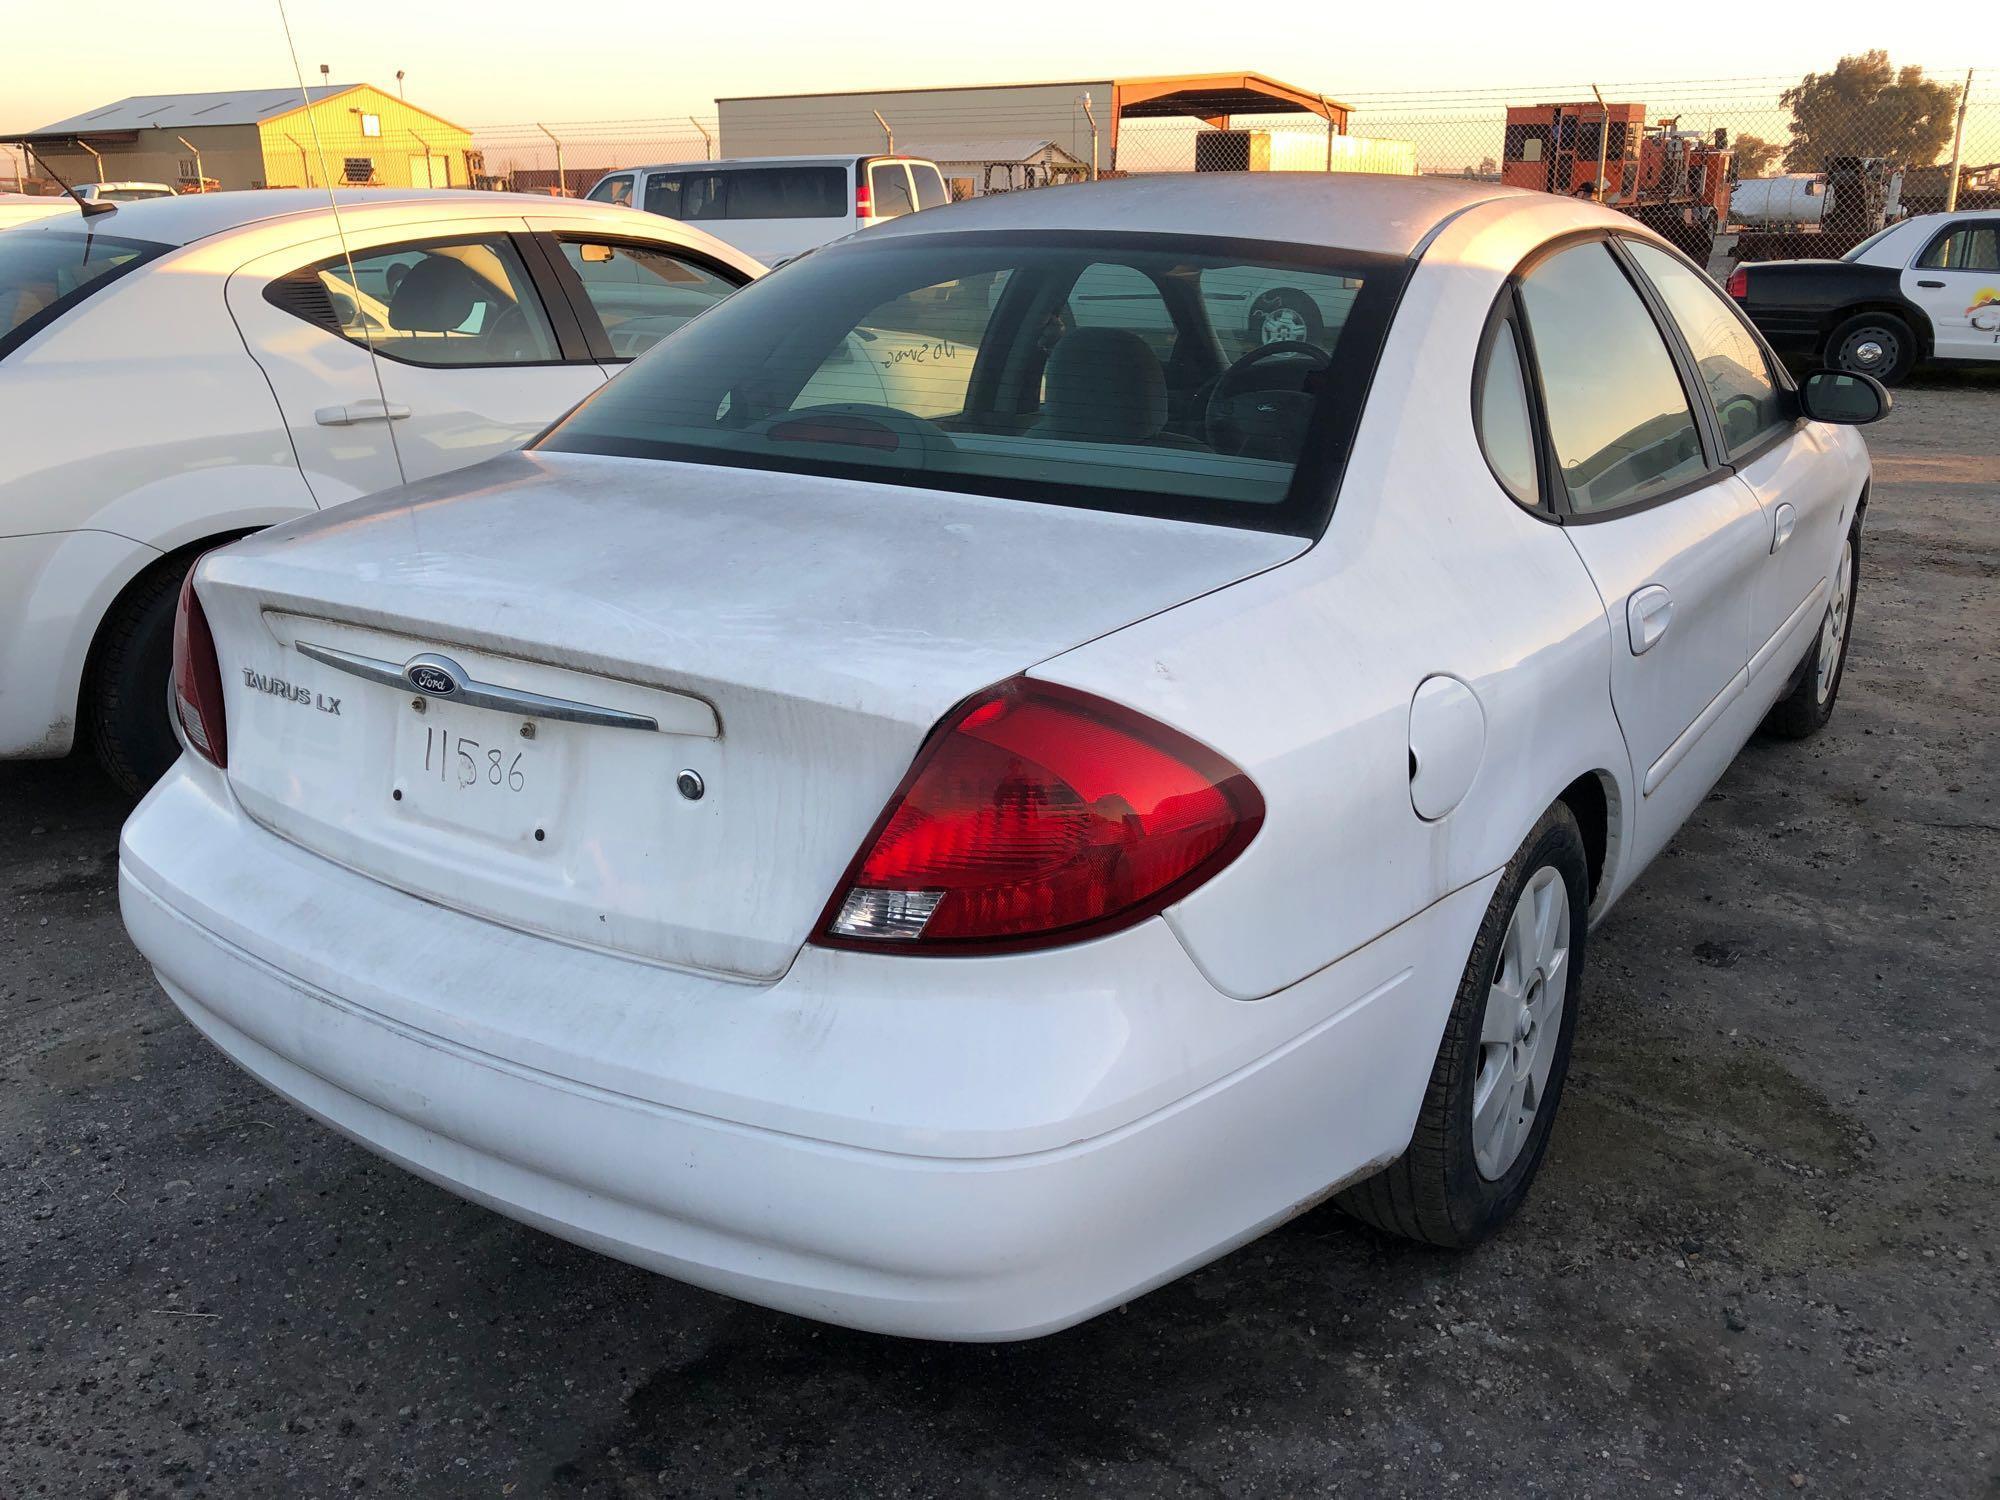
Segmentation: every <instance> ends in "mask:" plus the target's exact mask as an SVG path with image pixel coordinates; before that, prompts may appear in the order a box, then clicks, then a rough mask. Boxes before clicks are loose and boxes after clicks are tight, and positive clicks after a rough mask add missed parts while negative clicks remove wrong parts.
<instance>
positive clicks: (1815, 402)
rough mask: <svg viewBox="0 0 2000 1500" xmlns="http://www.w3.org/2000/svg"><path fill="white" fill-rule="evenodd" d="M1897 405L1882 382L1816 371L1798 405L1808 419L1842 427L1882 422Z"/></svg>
mask: <svg viewBox="0 0 2000 1500" xmlns="http://www.w3.org/2000/svg"><path fill="white" fill-rule="evenodd" d="M1895 404H1896V403H1895V401H1894V400H1893V399H1892V398H1891V397H1890V395H1889V388H1888V387H1887V386H1885V385H1883V384H1882V382H1881V381H1879V380H1877V379H1876V378H1875V377H1874V376H1873V375H1861V374H1857V373H1856V372H1854V371H1852V370H1814V371H1813V372H1812V374H1810V375H1808V376H1806V378H1805V383H1804V384H1803V385H1801V386H1800V387H1799V405H1800V407H1801V408H1802V409H1803V410H1804V412H1805V414H1806V415H1807V416H1808V417H1811V418H1812V419H1813V421H1815V422H1837V423H1839V424H1840V425H1841V426H1843V427H1865V426H1867V425H1868V424H1869V423H1870V422H1879V421H1881V420H1882V418H1884V417H1886V416H1888V415H1889V412H1890V409H1891V408H1892V407H1894V406H1895Z"/></svg>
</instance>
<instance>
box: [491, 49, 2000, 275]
mask: <svg viewBox="0 0 2000 1500" xmlns="http://www.w3.org/2000/svg"><path fill="white" fill-rule="evenodd" d="M933 97H934V96H933ZM1106 102H1107V101H1097V103H1096V106H1095V107H1094V108H1093V107H1091V105H1090V102H1089V101H1088V100H1086V99H1083V98H1080V99H1079V100H1078V101H1077V106H1078V107H1077V109H1076V111H1075V112H1074V114H1075V118H1074V119H1073V121H1072V122H1071V124H1070V127H1069V129H1068V131H1067V132H1065V131H1064V130H1062V129H1060V128H1056V129H1051V128H1050V120H1049V115H1048V112H1047V110H1046V108H1040V109H1036V110H1033V111H1030V110H1028V109H1025V108H1024V109H1020V110H1017V111H1010V110H1009V108H1008V107H1007V106H1006V105H1005V104H1004V103H996V102H995V100H994V97H993V96H992V95H990V94H988V95H985V96H983V97H980V96H973V98H972V101H971V102H969V103H968V105H967V106H966V108H965V110H964V111H963V112H961V113H959V114H956V115H955V114H953V113H952V112H951V111H950V110H949V109H947V108H943V107H940V106H938V105H936V104H931V105H929V106H928V107H927V109H928V112H927V113H926V114H924V115H922V116H921V117H919V116H916V115H909V116H907V117H904V118H897V117H896V116H895V114H894V112H893V111H891V112H888V113H885V115H884V116H883V117H882V118H881V119H879V120H878V119H876V118H875V117H874V115H873V113H872V111H864V112H863V115H864V116H865V117H863V118H857V119H855V120H852V121H847V120H841V119H839V118H837V117H831V116H828V115H826V114H824V113H823V112H822V113H818V114H814V115H812V116H810V117H808V116H807V115H806V114H804V113H803V112H802V113H801V114H800V116H799V119H800V121H801V124H800V125H799V128H798V131H797V136H798V138H797V139H796V140H794V141H791V142H790V143H789V144H788V147H787V149H788V150H792V151H796V152H799V153H810V152H815V151H824V152H835V151H843V152H844V151H847V150H854V149H861V150H883V151H886V150H890V149H896V150H901V151H903V152H906V153H909V154H915V155H929V156H931V157H932V158H933V159H934V160H938V161H939V164H940V166H942V167H943V168H944V171H945V177H946V180H947V182H948V183H949V184H950V185H951V189H952V192H953V196H954V197H961V198H962V197H970V196H975V195H980V194H985V193H991V192H1001V191H1012V190H1017V189H1021V188H1027V187H1040V186H1045V185H1056V184H1062V183H1066V182H1077V181H1084V180H1087V179H1088V178H1089V177H1090V176H1092V175H1093V172H1094V173H1095V174H1096V175H1099V176H1106V177H1109V176H1131V175H1137V174H1142V173H1148V172H1186V171H1195V170H1237V171H1243V170H1250V171H1286V172H1307V171H1319V172H1325V171H1366V172H1395V173H1404V174H1409V175H1434V176H1450V177H1463V178H1469V179H1473V180H1478V181H1490V182H1498V183H1507V184H1511V185H1514V186H1519V187H1527V188H1534V189H1539V190H1542V191H1548V192H1557V193H1566V194H1573V195H1577V196H1584V197H1591V198H1599V199H1601V200H1603V201H1604V202H1606V203H1608V204H1609V205H1611V206H1613V207H1615V208H1619V209H1622V210H1624V211H1626V212H1629V213H1631V214H1633V215H1634V216H1635V217H1637V218H1639V219H1641V220H1642V221H1644V222H1647V223H1649V224H1651V225H1652V226H1653V227H1655V228H1657V229H1659V230H1660V231H1661V232H1663V233H1665V234H1667V235H1668V236H1669V237H1670V238H1672V239H1674V240H1676V241H1677V242H1678V243H1680V244H1681V245H1682V246H1683V247H1684V248H1685V249H1687V250H1688V251H1689V252H1690V253H1692V254H1694V255H1695V256H1696V257H1697V258H1698V259H1702V260H1705V261H1709V262H1710V263H1711V264H1726V262H1727V260H1728V259H1729V258H1731V257H1734V258H1737V259H1772V258H1777V257H1783V256H1797V255H1828V254H1839V253H1841V252H1842V251H1844V250H1846V249H1847V248H1849V247H1850V246H1852V245H1853V244H1855V243H1856V242H1857V241H1859V240H1860V239H1862V238H1864V237H1865V236H1866V235H1868V234H1870V233H1873V232H1874V231H1875V230H1876V229H1879V228H1881V227H1882V226H1883V224H1885V223H1888V222H1890V221H1893V220H1894V219H1897V218H1900V217H1903V216H1906V215H1909V214H1915V213H1932V212H1937V211H1939V210H1940V209H1942V208H1944V207H1945V206H1946V203H1947V201H1948V200H1950V199H1951V198H1952V197H1953V196H1954V188H1953V178H1954V173H1953V171H1952V169H1951V163H1952V162H1953V161H1954V159H1955V160H1956V161H1957V163H1958V170H1957V172H1956V174H1955V176H1956V190H1955V197H1956V202H1957V205H1958V206H1959V207H1961V208H1966V207H1995V208H2000V66H1995V67H1992V68H1977V69H1967V68H1964V67H1917V66H1908V65H1896V64H1892V63H1891V62H1890V60H1889V59H1888V58H1887V57H1886V56H1884V55H1882V54H1880V53H1868V54H1862V55H1860V56H1858V57H1850V58H1843V59H1842V60H1841V61H1840V63H1839V64H1838V65H1837V66H1836V67H1835V68H1833V69H1831V70H1829V71H1827V72H1824V73H1815V74H1808V75H1806V76H1805V77H1804V78H1789V77H1777V76H1772V77H1754V78H1751V77H1745V78H1716V79H1697V80H1689V79H1683V80H1669V81H1665V82H1661V81H1651V82H1648V81H1644V80H1638V81H1634V80H1629V79H1627V80H1621V79H1618V78H1615V77H1612V78H1602V79H1596V80H1586V81H1583V82H1570V83H1566V84H1565V83H1542V84H1533V83H1530V84H1521V85H1507V86H1499V85H1494V86H1489V87H1481V88H1477V89H1469V90H1459V91H1453V92H1438V91H1424V92H1402V93H1395V92H1384V93H1360V94H1353V95H1350V96H1348V98H1347V100H1346V101H1345V103H1346V104H1347V106H1348V107H1349V112H1348V114H1347V116H1346V119H1345V122H1344V128H1341V126H1339V125H1337V124H1334V123H1330V122H1329V121H1328V120H1326V119H1323V118H1321V117H1320V116H1319V115H1317V114H1289V115H1268V116H1253V117H1244V116H1239V117H1236V118H1232V119H1230V120H1228V121H1227V123H1226V127H1219V126H1218V125H1217V124H1215V123H1214V122H1202V121H1196V120H1192V119H1186V120H1181V119H1136V120H1126V121H1123V122H1113V121H1111V120H1109V119H1107V118H1106V117H1105V108H1104V106H1105V103H1106ZM858 108H859V106H857V109H858ZM1332 108H1333V109H1334V111H1335V112H1336V113H1337V110H1338V106H1333V107H1332ZM809 120H810V123H808V121H809ZM1051 135H1055V136H1062V137H1063V138H1062V139H1058V140H1051V139H1049V138H1048V137H1050V136H1051ZM859 142H865V143H866V144H862V145H859V146H858V147H857V143H859ZM473 144H474V147H475V150H474V152H473V153H472V159H473V162H474V165H475V178H476V180H475V182H474V184H473V185H475V186H481V187H492V188H511V189H514V190H518V191H525V192H537V193H563V194H568V195H572V196H581V195H583V194H586V193H588V192H589V191H590V189H591V187H592V186H593V185H594V184H595V183H596V182H597V181H598V180H599V179H600V178H601V177H603V176H604V175H605V174H606V173H609V172H613V171H617V170H619V169H622V168H628V167H634V166H643V165H648V164H652V163H657V162H689V161H701V160H705V159H709V158H715V157H720V156H722V155H723V154H724V153H725V151H726V150H727V149H728V144H729V143H728V141H727V140H726V139H725V138H724V135H723V131H722V127H721V125H720V123H719V122H718V120H717V119H716V118H715V117H713V116H705V115H684V116H679V117H675V118H659V119H634V120H600V121H590V122H583V123H578V122H556V121H548V122H538V123H527V124H513V125H497V126H490V127H486V128H484V129H481V130H478V131H476V132H475V134H474V143H473ZM948 158H949V159H948ZM961 158H962V159H961Z"/></svg>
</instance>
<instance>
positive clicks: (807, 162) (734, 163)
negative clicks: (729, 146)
mask: <svg viewBox="0 0 2000 1500" xmlns="http://www.w3.org/2000/svg"><path fill="white" fill-rule="evenodd" d="M857 161H920V162H925V163H928V162H929V161H930V158H929V157H928V156H911V155H909V154H908V153H907V152H902V151H832V152H828V151H820V152H815V153H814V154H813V155H811V156H725V157H722V158H721V159H720V160H717V161H655V162H648V163H647V164H646V165H645V166H643V167H614V168H613V169H612V170H611V171H609V172H606V173H605V174H604V175H605V176H606V177H616V176H618V175H619V174H620V173H622V172H694V171H700V170H703V169H707V170H708V171H711V172H715V171H722V172H726V171H728V170H729V169H730V168H731V167H777V166H829V167H845V166H851V165H852V164H853V163H855V162H857Z"/></svg>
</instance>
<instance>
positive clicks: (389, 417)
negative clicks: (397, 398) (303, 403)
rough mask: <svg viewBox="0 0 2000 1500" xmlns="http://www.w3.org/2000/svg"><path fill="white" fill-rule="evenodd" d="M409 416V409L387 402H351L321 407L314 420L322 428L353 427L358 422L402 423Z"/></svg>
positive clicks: (315, 413) (314, 415)
mask: <svg viewBox="0 0 2000 1500" xmlns="http://www.w3.org/2000/svg"><path fill="white" fill-rule="evenodd" d="M409 414H410V409H409V407H407V406H395V405H392V404H391V403H389V402H387V401H350V402H348V403H347V405H345V406H322V407H320V408H319V409H318V410H317V411H315V412H314V413H313V420H314V421H315V422H317V423H319V425H320V426H322V427H352V426H353V425H354V424H355V423H356V422H400V421H402V420H403V419H404V418H405V417H407V416H409Z"/></svg>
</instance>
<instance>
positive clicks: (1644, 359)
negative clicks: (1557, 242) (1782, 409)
mask: <svg viewBox="0 0 2000 1500" xmlns="http://www.w3.org/2000/svg"><path fill="white" fill-rule="evenodd" d="M1516 295H1517V297H1518V299H1519V305H1520V308H1521V311H1522V314H1523V320H1524V323H1525V326H1526V333H1527V341H1528V345H1529V348H1530V349H1531V350H1532V357H1531V363H1532V365H1533V366H1534V368H1535V370H1536V372H1537V375H1538V381H1537V383H1538V385H1539V388H1540V394H1541V401H1542V407H1543V413H1544V417H1545V431H1546V439H1545V441H1546V443H1547V446H1548V448H1549V450H1550V458H1551V460H1552V462H1551V463H1550V464H1549V466H1548V467H1549V469H1550V471H1551V472H1552V473H1553V474H1554V476H1555V480H1554V489H1555V495H1554V497H1553V498H1554V500H1555V503H1556V508H1557V514H1558V515H1559V516H1560V518H1561V520H1562V522H1563V526H1564V531H1565V534H1566V535H1567V536H1568V537H1569V540H1570V542H1571V544H1572V545H1573V546H1574V547H1575V548H1576V551H1577V555H1578V556H1579V557H1581V558H1582V560H1583V563H1584V566H1585V567H1586V568H1588V569H1589V571H1590V575H1591V578H1592V579H1593V580H1594V581H1595V583H1596V585H1597V591H1598V593H1599V595H1600V596H1601V597H1602V598H1603V600H1604V608H1605V613H1606V615H1607V617H1608V620H1609V624H1610V630H1611V697H1612V704H1613V707H1614V708H1615V709H1616V711H1617V715H1618V722H1619V724H1620V726H1621V727H1622V728H1623V730H1624V733H1625V741H1626V746H1627V748H1628V749H1629V751H1630V752H1631V756H1632V773H1633V779H1634V780H1635V782H1637V784H1638V786H1639V788H1640V794H1641V795H1640V800H1639V806H1638V807H1637V808H1636V809H1635V820H1634V821H1635V825H1636V826H1635V835H1636V838H1637V841H1638V844H1639V846H1640V847H1639V848H1638V849H1637V850H1636V851H1635V853H1636V855H1637V857H1638V858H1639V859H1640V860H1641V861H1642V862H1643V861H1644V860H1645V859H1648V858H1650V857H1651V856H1652V855H1653V854H1654V853H1656V852H1657V851H1658V850H1659V848H1660V846H1661V845H1663V844H1665V843H1666V841H1667V839H1668V838H1669V837H1671V836H1672V834H1673V831H1674V830H1675V829H1676V828H1677V827H1679V826H1680V823H1681V821H1682V820H1683V819H1684V818H1685V817H1686V816H1687V814H1688V813H1689V812H1690V811H1691V810H1692V809H1693V808H1694V806H1695V805H1696V804H1697V803H1698V802H1699V801H1700V800H1701V798H1702V797H1703V795H1705V794H1706V792H1707V790H1708V788H1709V786H1710V785H1712V784H1713V782H1714V780H1715V778H1716V777H1717V776H1719V775H1720V774H1721V772H1722V769H1723V768H1724V767H1725V766H1727V765H1728V763H1729V761H1730V759H1731V757H1733V756H1734V754H1735V753H1736V750H1737V748H1738V747H1739V746H1740V745H1741V743H1742V740H1743V738H1744V737H1745V736H1746V735H1747V733H1748V728H1747V727H1745V726H1744V725H1743V724H1741V723H1740V722H1739V721H1740V719H1741V718H1742V717H1743V714H1741V713H1738V714H1734V715H1732V709H1735V708H1736V707H1737V705H1738V704H1739V703H1740V701H1741V699H1742V694H1743V689H1744V686H1745V679H1746V675H1747V674H1746V665H1747V662H1748V660H1749V641H1750V635H1751V622H1750V600H1751V596H1752V593H1753V591H1754V588H1755V585H1756V581H1757V574H1758V569H1759V566H1760V565H1761V563H1762V562H1763V559H1764V554H1765V546H1764V538H1765V531H1764V518H1763V514H1762V512H1761V510H1760V509H1759V507H1758V504H1757V499H1756V496H1755V495H1753V494H1752V493H1751V492H1750V490H1749V488H1748V487H1747V486H1746V485H1744V484H1743V483H1742V482H1741V481H1740V480H1738V479H1737V478H1736V477H1735V476H1734V475H1733V474H1731V473H1729V472H1728V471H1727V470H1726V469H1723V468H1720V467H1718V465H1717V463H1716V461H1715V458H1714V455H1713V454H1712V453H1711V452H1710V451H1709V447H1708V443H1707V440H1706V437H1705V435H1704V432H1703V429H1702V424H1701V422H1700V420H1699V419H1698V417H1697V416H1696V411H1695V405H1694V402H1693V401H1692V400H1691V399H1690V398H1689V394H1688V391H1687V389H1686V387H1685V385H1684V384H1683V382H1682V378H1681V374H1680V370H1679V367H1678V365H1677V363H1676V361H1675V359H1674V357H1673V355H1672V354H1671V353H1670V352H1669V349H1668V346H1667V343H1666V340H1665V338H1664V337H1663V336H1662V334H1661V331H1660V328H1659V326H1658V325H1657V324H1656V323H1655V322H1654V321H1653V316H1652V313H1651V311H1650V310H1649V308H1648V307H1647V305H1646V303H1645V301H1644V300H1643V299H1642V297H1641V295H1640V293H1639V290H1638V288H1637V287H1636V286H1634V285H1633V283H1632V282H1631V281H1630V280H1629V279H1628V278H1627V276H1626V273H1625V270H1624V268H1623V267H1622V265H1621V264H1620V263H1619V261H1618V259H1617V258H1616V256H1615V255H1614V254H1613V252H1612V249H1611V247H1610V246H1609V245H1608V244H1607V243H1606V242H1604V241H1602V240H1588V241H1584V242H1581V243H1576V244H1572V245H1569V246H1567V247H1566V248H1563V249H1560V250H1557V251H1555V252H1554V253H1553V254H1551V255H1548V256H1546V257H1545V258H1543V259H1542V260H1540V261H1539V262H1536V263H1535V264H1534V265H1533V266H1532V267H1531V268H1530V269H1529V270H1528V271H1527V273H1526V274H1525V275H1524V276H1522V277H1521V279H1520V281H1519V284H1518V287H1517V291H1516Z"/></svg>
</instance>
